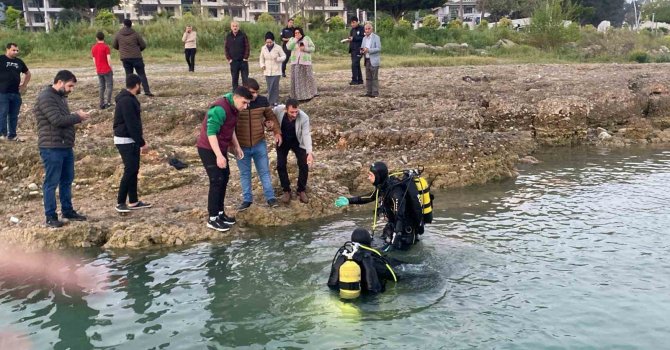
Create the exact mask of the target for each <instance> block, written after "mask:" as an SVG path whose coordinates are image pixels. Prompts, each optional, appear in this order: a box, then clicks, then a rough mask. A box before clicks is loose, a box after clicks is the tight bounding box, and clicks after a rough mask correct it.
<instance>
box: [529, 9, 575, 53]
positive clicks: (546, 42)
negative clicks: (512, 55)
mask: <svg viewBox="0 0 670 350" xmlns="http://www.w3.org/2000/svg"><path fill="white" fill-rule="evenodd" d="M576 13H577V6H574V5H572V3H571V2H570V0H546V1H545V2H544V4H542V5H540V6H538V8H537V9H536V10H535V12H533V16H532V17H531V22H530V27H529V32H528V41H529V42H530V43H531V44H532V45H534V46H537V47H541V48H545V49H555V48H557V47H561V46H563V45H564V44H565V43H567V42H570V41H577V39H578V38H579V29H578V28H576V27H575V26H568V27H565V25H564V21H569V20H572V19H574V17H575V15H576Z"/></svg>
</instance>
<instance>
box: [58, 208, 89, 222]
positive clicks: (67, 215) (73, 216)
mask: <svg viewBox="0 0 670 350" xmlns="http://www.w3.org/2000/svg"><path fill="white" fill-rule="evenodd" d="M63 217H64V218H66V219H68V220H70V221H86V217H85V216H84V215H81V214H79V213H77V212H76V211H74V210H73V211H71V212H69V213H64V214H63Z"/></svg>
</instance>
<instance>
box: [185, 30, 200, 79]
mask: <svg viewBox="0 0 670 350" xmlns="http://www.w3.org/2000/svg"><path fill="white" fill-rule="evenodd" d="M197 34H198V33H196V32H195V30H193V27H191V26H186V31H185V32H184V35H182V36H181V41H182V42H184V56H186V64H188V71H189V72H195V51H196V40H197Z"/></svg>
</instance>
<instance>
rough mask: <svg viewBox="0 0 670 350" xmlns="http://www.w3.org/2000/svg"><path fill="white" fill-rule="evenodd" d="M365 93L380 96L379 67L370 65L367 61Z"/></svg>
mask: <svg viewBox="0 0 670 350" xmlns="http://www.w3.org/2000/svg"><path fill="white" fill-rule="evenodd" d="M365 91H366V92H367V94H368V95H370V96H379V67H375V66H373V65H372V64H370V60H369V59H367V58H366V59H365Z"/></svg>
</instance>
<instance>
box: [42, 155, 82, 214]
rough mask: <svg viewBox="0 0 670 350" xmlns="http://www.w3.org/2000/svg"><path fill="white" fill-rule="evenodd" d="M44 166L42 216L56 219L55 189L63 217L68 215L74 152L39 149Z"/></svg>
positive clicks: (70, 211)
mask: <svg viewBox="0 0 670 350" xmlns="http://www.w3.org/2000/svg"><path fill="white" fill-rule="evenodd" d="M40 157H41V158H42V164H43V165H44V185H43V186H42V193H43V195H44V214H45V215H46V217H47V218H56V217H58V215H57V214H56V188H58V194H59V197H60V209H61V212H62V213H63V215H66V214H70V213H72V211H73V208H72V181H73V180H74V152H73V150H72V148H40Z"/></svg>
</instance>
